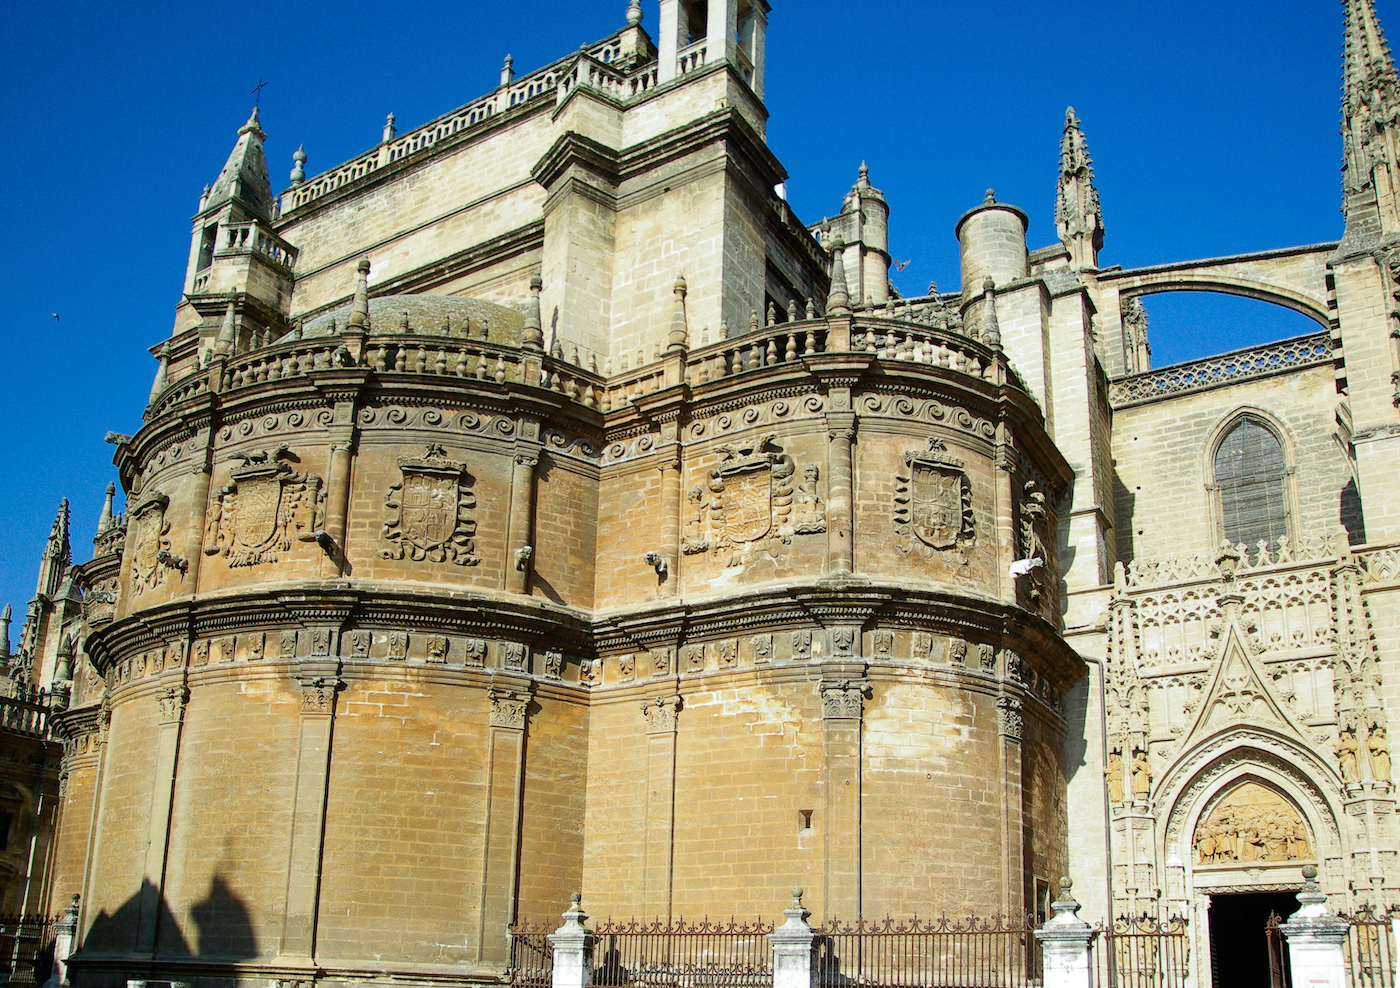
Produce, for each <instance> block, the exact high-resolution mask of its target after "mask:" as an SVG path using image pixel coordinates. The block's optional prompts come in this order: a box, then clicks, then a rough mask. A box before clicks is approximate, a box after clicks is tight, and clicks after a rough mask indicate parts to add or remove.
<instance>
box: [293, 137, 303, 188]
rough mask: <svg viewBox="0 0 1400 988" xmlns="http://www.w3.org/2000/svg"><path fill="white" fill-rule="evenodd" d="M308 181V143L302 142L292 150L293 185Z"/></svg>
mask: <svg viewBox="0 0 1400 988" xmlns="http://www.w3.org/2000/svg"><path fill="white" fill-rule="evenodd" d="M305 181H306V145H305V144H302V145H299V146H298V147H297V149H296V150H295V151H293V152H292V187H293V188H295V187H296V186H298V185H301V184H302V183H303V182H305Z"/></svg>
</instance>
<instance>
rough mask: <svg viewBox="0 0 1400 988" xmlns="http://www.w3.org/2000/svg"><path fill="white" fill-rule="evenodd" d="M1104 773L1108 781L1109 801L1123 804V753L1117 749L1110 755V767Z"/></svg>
mask: <svg viewBox="0 0 1400 988" xmlns="http://www.w3.org/2000/svg"><path fill="white" fill-rule="evenodd" d="M1103 773H1104V776H1105V777H1106V778H1107V779H1108V801H1109V802H1110V803H1115V804H1116V803H1121V802H1123V753H1122V752H1121V751H1119V750H1118V749H1117V748H1114V749H1113V750H1112V751H1110V752H1109V753H1108V767H1107V768H1105V769H1104V770H1103Z"/></svg>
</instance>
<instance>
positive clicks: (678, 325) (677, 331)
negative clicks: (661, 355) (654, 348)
mask: <svg viewBox="0 0 1400 988" xmlns="http://www.w3.org/2000/svg"><path fill="white" fill-rule="evenodd" d="M686 289H687V286H686V283H685V275H681V276H680V277H679V278H677V279H676V284H675V293H676V309H675V311H674V312H673V313H672V314H671V335H670V337H668V338H667V340H666V349H667V351H669V352H673V353H674V352H684V351H685V348H686V346H687V344H688V341H689V339H690V327H689V326H688V325H686V321H685V293H686Z"/></svg>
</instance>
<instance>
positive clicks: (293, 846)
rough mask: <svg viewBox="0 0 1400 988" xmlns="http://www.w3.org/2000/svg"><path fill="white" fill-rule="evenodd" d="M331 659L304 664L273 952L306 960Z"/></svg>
mask: <svg viewBox="0 0 1400 988" xmlns="http://www.w3.org/2000/svg"><path fill="white" fill-rule="evenodd" d="M338 677H339V668H338V664H336V663H327V664H326V666H325V668H322V669H319V670H317V669H313V668H305V669H304V670H303V673H302V675H300V676H298V679H299V680H300V683H301V715H300V717H299V718H298V724H297V774H296V781H295V783H294V784H293V785H294V788H293V791H292V828H291V834H290V835H289V836H288V839H287V892H286V899H285V902H286V906H285V907H284V912H283V914H282V941H281V943H280V944H279V946H278V954H279V955H280V956H282V957H284V958H295V959H297V960H304V961H307V962H310V960H311V958H312V956H314V953H315V950H316V920H317V913H318V910H319V906H320V897H321V861H322V856H323V851H324V847H323V841H322V838H323V836H324V833H325V824H326V796H327V790H328V782H329V778H330V769H331V741H332V737H333V735H334V732H335V700H336V694H337V693H338V692H339V690H340V689H341V688H343V686H344V685H345V684H344V683H342V682H341V681H340V679H339V678H338Z"/></svg>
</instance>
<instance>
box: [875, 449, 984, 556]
mask: <svg viewBox="0 0 1400 988" xmlns="http://www.w3.org/2000/svg"><path fill="white" fill-rule="evenodd" d="M965 465H966V464H965V463H964V462H963V461H962V460H960V459H958V458H956V457H954V456H950V455H948V446H947V444H946V443H944V442H943V440H941V439H930V440H929V441H928V449H927V450H910V451H908V452H906V453H905V454H904V464H903V466H902V467H901V468H900V470H899V472H898V473H897V474H896V475H895V484H894V505H895V507H894V529H895V532H896V533H897V534H899V535H901V536H905V537H907V538H908V544H907V545H901V546H899V549H900V550H901V551H903V552H913V551H919V552H923V553H928V552H930V551H932V552H944V551H957V552H959V553H966V551H967V550H968V549H970V548H971V547H972V546H973V545H974V544H975V543H976V526H975V522H974V520H973V516H972V485H971V483H969V481H968V479H967V474H966V472H965V471H964V469H963V468H964V466H965Z"/></svg>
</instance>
